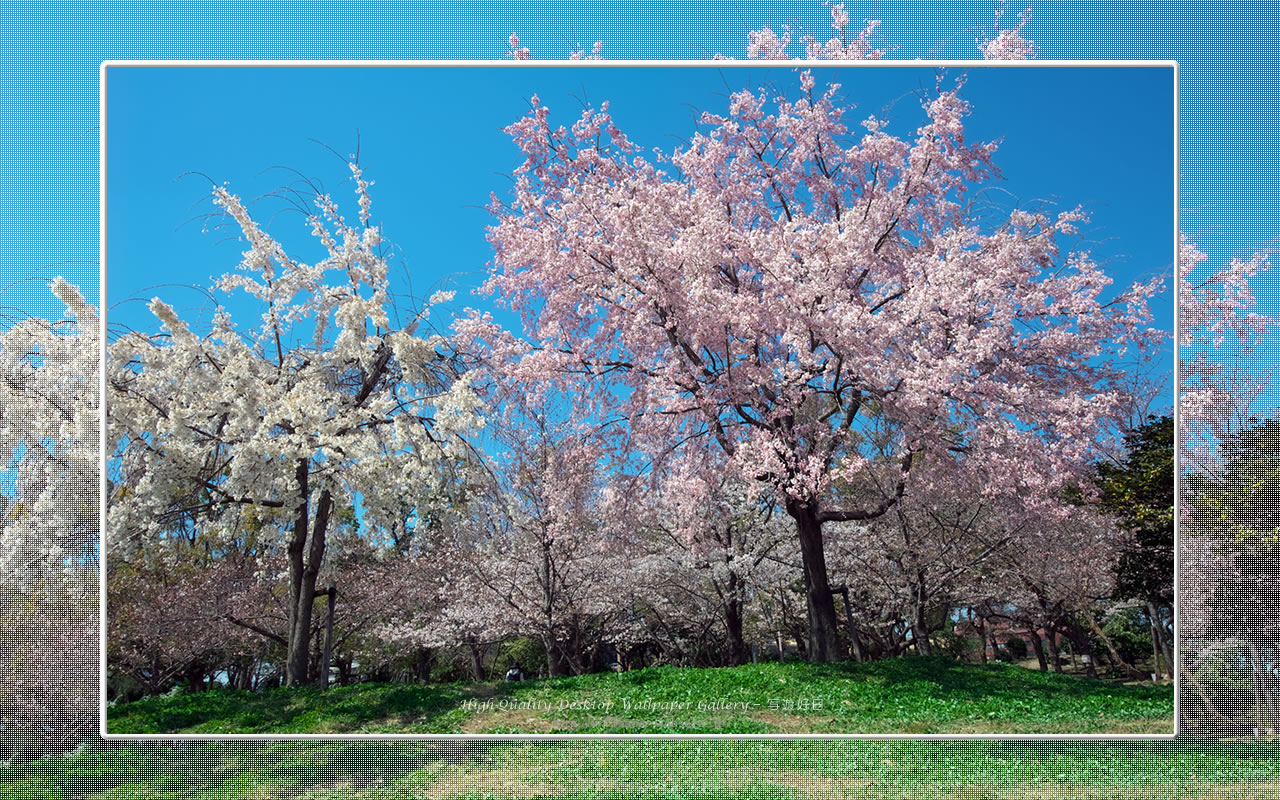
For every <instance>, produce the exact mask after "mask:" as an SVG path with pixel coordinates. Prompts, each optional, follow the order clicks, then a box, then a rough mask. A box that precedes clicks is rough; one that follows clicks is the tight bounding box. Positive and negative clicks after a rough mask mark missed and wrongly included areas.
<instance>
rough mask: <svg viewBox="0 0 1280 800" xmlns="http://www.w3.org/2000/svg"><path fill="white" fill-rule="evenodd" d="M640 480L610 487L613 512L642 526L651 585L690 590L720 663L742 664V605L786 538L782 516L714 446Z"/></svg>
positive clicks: (744, 646) (744, 649)
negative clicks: (710, 625) (719, 640)
mask: <svg viewBox="0 0 1280 800" xmlns="http://www.w3.org/2000/svg"><path fill="white" fill-rule="evenodd" d="M708 459H710V461H708ZM646 483H647V484H648V485H647V486H642V485H640V484H641V482H640V481H639V480H638V479H630V480H623V481H622V482H621V484H620V488H619V489H618V490H617V491H618V494H619V496H620V497H621V498H623V499H624V502H623V504H622V507H621V508H616V509H615V511H614V514H615V516H621V517H622V518H625V519H626V520H628V521H630V522H631V523H632V524H634V525H636V526H637V527H640V528H643V529H646V530H648V531H650V533H651V537H650V538H649V539H648V541H647V547H648V548H649V549H650V557H651V558H652V559H654V562H655V563H654V564H653V565H652V571H653V573H654V575H655V576H663V577H664V578H665V580H662V581H660V583H661V584H662V585H660V586H654V587H652V588H653V591H654V592H655V593H662V592H663V591H666V592H668V593H669V592H672V591H676V592H679V593H680V594H681V595H684V597H685V598H686V599H687V598H688V597H689V596H691V595H692V596H696V598H697V602H696V605H699V606H704V605H705V606H710V607H711V608H714V609H716V610H717V611H718V616H719V617H720V623H721V626H719V627H722V628H723V636H724V637H725V638H726V639H727V647H726V658H725V662H726V663H727V664H730V665H736V664H744V663H746V662H747V661H748V660H750V650H749V647H748V644H747V640H746V638H745V635H744V631H745V629H746V625H747V616H748V606H749V604H750V602H751V600H752V598H753V596H754V595H755V593H756V592H757V590H758V588H759V587H758V584H759V579H760V577H761V575H762V573H767V572H768V567H769V565H770V564H769V560H770V559H771V558H776V557H777V556H778V555H779V554H780V551H782V550H784V549H785V548H784V547H782V545H784V543H788V542H789V540H790V539H791V538H792V536H793V531H791V530H790V527H791V526H789V525H786V524H785V523H784V519H785V515H784V514H783V513H782V512H781V511H780V510H778V509H776V508H774V507H773V506H772V504H769V503H765V502H762V501H761V499H760V498H759V497H753V495H754V494H758V492H753V491H751V487H749V486H747V485H744V484H743V483H742V482H741V481H740V480H736V479H735V478H734V475H733V473H732V472H731V471H729V470H727V469H726V468H725V465H724V463H723V454H722V453H720V454H719V455H718V454H717V452H716V451H714V450H707V449H703V450H699V451H693V452H689V453H686V454H685V457H684V458H682V459H680V460H679V461H677V462H676V463H674V464H672V465H670V467H669V468H668V469H666V470H664V471H663V473H662V474H660V475H659V476H657V478H656V479H654V480H651V481H648V482H646ZM797 572H798V571H797ZM663 586H665V587H666V588H665V590H664V588H663ZM685 605H686V607H687V606H688V603H687V602H686V604H685Z"/></svg>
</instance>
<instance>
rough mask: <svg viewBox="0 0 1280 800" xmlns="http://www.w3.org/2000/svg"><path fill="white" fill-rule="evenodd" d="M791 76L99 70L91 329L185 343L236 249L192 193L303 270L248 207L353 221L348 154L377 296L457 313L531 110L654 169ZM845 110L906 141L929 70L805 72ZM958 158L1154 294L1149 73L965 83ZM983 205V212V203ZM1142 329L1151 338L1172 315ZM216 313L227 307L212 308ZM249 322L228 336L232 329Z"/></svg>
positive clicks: (980, 74) (1164, 104)
mask: <svg viewBox="0 0 1280 800" xmlns="http://www.w3.org/2000/svg"><path fill="white" fill-rule="evenodd" d="M796 71H797V68H796V67H795V66H794V65H784V66H777V67H765V66H761V65H759V64H755V65H751V66H732V67H728V66H723V65H722V66H703V67H670V66H648V67H619V66H595V67H592V66H586V67H583V66H577V67H573V66H563V65H562V66H550V65H547V66H543V65H539V66H531V65H508V66H489V67H444V66H433V67H417V68H411V67H363V68H361V67H225V66H221V67H176V66H167V67H165V66H151V67H132V66H116V67H110V68H109V69H108V71H107V81H106V114H105V132H106V228H105V231H106V237H107V247H106V275H107V283H106V291H105V302H106V308H107V317H108V321H109V323H111V324H112V325H113V326H115V325H117V324H123V325H128V326H129V327H132V328H136V329H140V330H154V329H155V327H156V326H155V322H154V320H153V319H152V318H151V316H150V314H149V313H148V312H147V311H146V307H145V300H147V299H149V298H151V297H152V296H157V295H158V296H161V297H163V298H164V299H165V300H166V301H168V302H169V303H171V304H172V305H174V306H175V307H177V308H178V309H179V311H180V313H183V314H184V316H186V317H187V318H188V319H190V320H192V321H193V322H194V321H196V320H198V319H199V318H200V317H201V315H202V314H207V310H208V301H207V299H206V298H205V297H204V296H203V294H201V293H199V292H196V291H193V290H191V289H189V288H185V289H184V288H183V286H184V285H195V286H201V287H203V286H207V285H208V284H209V281H210V278H211V277H213V276H216V275H220V274H222V273H224V272H227V271H230V270H231V269H232V268H233V267H234V266H235V264H236V263H237V261H238V260H239V254H240V252H241V251H242V250H243V245H242V243H240V242H239V241H237V240H236V239H235V238H234V237H233V236H231V235H230V234H231V233H232V230H231V229H230V228H224V229H221V230H214V229H212V228H210V229H209V230H208V231H207V232H205V231H204V230H203V229H204V227H205V225H204V223H205V219H204V217H205V215H207V214H208V213H209V212H211V211H213V210H214V207H213V206H212V204H211V203H210V202H209V191H208V190H209V187H210V183H209V181H210V180H212V181H214V182H217V183H226V184H227V185H228V186H229V188H230V189H231V190H232V191H233V192H235V193H237V194H239V195H241V196H242V197H243V198H244V199H245V200H246V202H248V203H249V204H250V209H251V210H253V211H255V212H256V213H255V216H256V217H257V218H258V220H259V222H260V223H262V224H264V225H265V226H266V227H267V228H268V230H269V231H271V232H272V233H273V234H275V235H277V236H278V237H280V238H281V240H282V241H283V242H285V244H286V246H291V247H292V250H291V255H293V256H294V257H295V258H301V259H303V260H312V259H314V258H316V257H318V254H317V250H318V246H317V245H316V244H315V243H314V242H313V240H311V239H310V237H309V236H308V235H307V234H306V233H305V229H304V227H303V225H302V221H301V219H300V218H299V216H298V215H297V213H295V212H292V211H289V210H288V206H287V204H285V203H283V202H282V201H280V200H278V199H274V198H269V197H268V198H265V199H261V200H258V198H261V197H263V196H264V195H267V194H269V193H272V192H276V191H278V190H280V189H281V188H282V187H285V186H288V185H291V184H292V185H297V181H298V178H299V175H304V176H306V177H308V178H310V179H313V180H315V181H318V182H319V183H321V184H323V186H324V188H325V189H326V190H327V191H329V192H330V193H331V194H332V195H333V196H335V197H336V198H338V199H339V201H340V202H343V203H346V204H347V205H346V210H347V211H348V212H349V213H350V214H351V215H352V216H354V213H355V210H354V202H353V198H354V195H353V193H352V184H351V183H350V181H349V180H348V179H347V177H348V173H347V170H346V168H345V165H344V164H343V162H342V160H341V159H340V158H339V157H338V156H337V155H335V154H334V152H331V150H330V149H329V148H332V150H333V151H337V153H338V154H341V155H343V156H345V155H347V154H350V153H353V152H354V151H355V150H356V147H357V142H358V144H359V150H360V161H361V164H362V165H363V167H364V169H365V177H366V178H368V179H370V180H372V181H374V186H373V201H374V207H373V210H374V217H375V219H376V220H377V221H379V222H380V223H381V224H382V225H383V229H384V238H385V239H386V240H389V241H390V242H391V243H392V244H394V246H395V247H396V248H397V258H396V259H395V264H396V266H397V274H399V275H400V277H401V280H402V282H401V283H400V287H401V288H402V289H404V288H406V287H407V286H408V285H409V283H405V282H403V281H405V280H407V281H408V282H410V283H411V286H412V291H413V292H414V294H416V295H418V296H420V297H425V296H427V295H429V294H430V293H431V292H432V291H434V290H436V289H439V288H453V289H457V290H458V299H457V301H456V302H455V304H454V305H455V307H456V308H458V309H460V308H462V307H463V306H465V305H471V306H475V307H486V306H487V305H488V304H489V300H488V298H485V297H473V296H470V295H469V293H470V291H471V290H472V289H473V288H474V287H475V286H476V285H478V283H479V282H480V281H481V280H482V279H483V276H484V274H485V270H486V265H487V263H488V261H489V259H490V257H491V253H490V250H489V246H488V244H487V242H486V241H485V239H484V227H485V225H486V224H488V222H489V221H490V219H489V215H488V214H487V212H486V211H485V210H484V206H485V203H486V202H487V200H488V196H489V193H490V192H491V191H493V192H497V193H498V195H499V197H505V196H506V192H507V187H508V186H509V184H510V178H509V175H510V172H511V170H512V169H513V168H514V167H515V166H517V165H518V163H519V154H518V152H517V151H516V149H515V147H514V145H512V144H511V142H510V140H509V138H508V137H507V136H506V135H505V134H504V133H503V132H502V128H503V127H504V126H505V125H507V124H509V123H511V122H513V121H515V120H516V119H518V118H519V117H520V116H521V115H522V114H523V113H525V111H527V109H528V99H529V97H530V96H531V95H532V94H535V93H536V94H538V95H539V97H540V98H541V99H542V101H543V102H544V103H545V104H546V105H547V106H549V107H550V109H551V114H552V120H553V122H559V123H563V124H571V123H572V122H573V121H574V120H575V119H576V118H577V116H578V114H579V113H580V110H581V108H582V102H583V100H585V101H586V102H588V103H590V104H591V105H593V106H598V105H599V104H600V102H602V101H604V100H609V101H610V104H611V111H612V113H613V114H614V117H615V119H616V121H617V122H618V124H619V126H620V127H621V128H622V129H623V130H624V131H625V132H626V133H627V134H628V135H629V136H630V137H631V138H632V140H633V141H635V142H637V143H640V144H642V145H644V146H646V147H658V148H661V149H663V150H666V151H670V150H671V149H672V148H674V147H675V146H676V145H677V144H679V143H681V142H683V141H686V140H687V138H688V136H689V134H690V133H691V132H692V131H693V129H694V117H695V115H696V113H697V112H700V111H702V110H711V111H723V110H724V109H725V107H726V98H727V96H728V94H729V92H730V91H734V90H738V89H741V88H746V87H753V86H758V85H760V84H761V83H764V82H772V83H774V84H776V85H778V86H780V87H783V88H786V89H787V90H789V91H790V90H792V89H793V87H795V86H796V83H797V77H796ZM814 72H815V75H816V77H817V78H818V81H819V83H820V84H821V83H825V82H838V83H841V84H842V86H843V89H842V95H843V97H844V98H845V99H846V100H848V101H849V102H850V103H851V104H853V105H855V106H856V109H855V111H854V112H853V114H852V116H851V117H850V118H849V121H850V122H856V121H858V120H860V119H862V118H864V117H865V116H867V115H869V114H875V115H876V116H878V117H881V118H885V117H887V118H888V119H889V120H890V121H891V124H890V130H891V132H893V133H895V134H897V135H900V136H906V135H909V134H910V133H911V131H912V130H914V128H915V126H916V125H918V124H919V123H920V121H921V120H922V119H923V116H922V112H921V110H920V105H919V101H918V99H917V98H916V96H915V94H914V92H916V91H917V90H918V89H920V88H922V87H923V88H925V89H931V88H932V87H934V85H935V83H936V75H937V70H936V69H934V68H930V67H916V66H911V67H906V66H892V67H870V68H868V67H860V68H853V67H848V66H846V67H843V68H841V67H817V68H814ZM962 73H963V74H964V75H965V76H966V83H965V86H964V89H963V96H964V97H965V98H966V99H968V100H969V101H970V103H971V104H972V105H973V113H972V115H971V117H970V119H969V121H968V126H967V129H966V134H967V136H969V137H971V139H972V140H982V141H985V140H991V139H1000V140H1002V143H1001V146H1000V149H999V151H998V152H997V154H996V159H995V161H996V164H997V166H999V167H1000V169H1001V170H1002V171H1003V173H1004V178H1005V179H1004V180H1002V181H1000V182H998V183H997V184H995V185H996V186H997V187H998V190H999V192H1000V193H1001V194H997V195H995V196H994V197H995V199H996V200H997V201H998V202H1002V203H1007V204H1009V205H1013V204H1017V205H1020V206H1027V205H1029V204H1032V203H1034V202H1035V201H1038V200H1048V201H1051V202H1052V203H1054V205H1055V206H1056V207H1058V208H1069V207H1073V206H1075V205H1077V204H1083V205H1084V206H1085V207H1086V209H1087V210H1088V211H1089V212H1090V214H1091V216H1092V219H1093V222H1092V224H1091V225H1090V226H1089V227H1088V228H1087V229H1086V231H1085V237H1086V239H1087V240H1088V243H1087V244H1086V245H1085V246H1086V247H1087V248H1088V249H1089V250H1091V251H1092V252H1093V253H1094V256H1095V258H1096V259H1098V260H1099V261H1100V262H1101V263H1103V264H1104V265H1105V266H1106V267H1107V269H1108V271H1109V272H1110V273H1111V274H1112V275H1113V276H1114V277H1115V278H1116V280H1117V283H1118V284H1119V283H1127V282H1130V281H1132V280H1134V279H1137V278H1141V277H1145V276H1149V275H1152V274H1157V273H1166V272H1171V268H1172V267H1171V265H1172V260H1173V246H1172V243H1173V239H1174V232H1173V231H1174V220H1173V208H1174V192H1173V157H1174V149H1173V130H1174V128H1173V102H1174V93H1173V75H1172V69H1170V68H1158V67H1046V66H1031V67H1027V66H1023V67H1013V68H1010V67H989V68H982V67H977V66H973V67H968V68H965V69H960V68H955V67H953V68H950V69H948V70H947V76H946V79H945V80H946V82H947V84H946V85H950V82H951V81H952V80H953V79H954V78H956V77H959V76H960V75H961V74H962ZM1002 195H1003V197H1002ZM1159 304H1160V306H1159V310H1160V313H1159V316H1158V318H1157V324H1158V325H1160V326H1161V327H1164V328H1171V327H1172V305H1173V301H1172V294H1171V293H1168V294H1166V295H1165V296H1164V297H1162V298H1161V299H1160V301H1159ZM232 308H233V310H235V309H236V307H235V306H234V305H233V306H232ZM251 322H252V320H250V319H243V320H242V324H251Z"/></svg>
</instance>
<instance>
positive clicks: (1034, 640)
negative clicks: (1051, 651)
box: [1031, 628, 1049, 672]
mask: <svg viewBox="0 0 1280 800" xmlns="http://www.w3.org/2000/svg"><path fill="white" fill-rule="evenodd" d="M1031 649H1032V650H1035V651H1036V660H1037V661H1039V662H1040V671H1041V672H1048V671H1049V661H1048V659H1047V658H1045V654H1044V642H1042V641H1041V640H1040V632H1039V631H1037V630H1036V629H1035V628H1032V629H1031Z"/></svg>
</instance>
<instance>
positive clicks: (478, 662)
mask: <svg viewBox="0 0 1280 800" xmlns="http://www.w3.org/2000/svg"><path fill="white" fill-rule="evenodd" d="M467 655H469V656H470V657H471V659H470V661H471V678H472V679H473V680H474V681H475V682H476V683H479V682H480V681H482V680H484V648H483V647H482V646H481V645H480V644H478V643H477V642H469V643H467Z"/></svg>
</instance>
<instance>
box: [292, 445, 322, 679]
mask: <svg viewBox="0 0 1280 800" xmlns="http://www.w3.org/2000/svg"><path fill="white" fill-rule="evenodd" d="M309 469H310V465H309V463H308V462H307V460H306V459H302V460H301V461H299V462H298V469H297V472H296V473H295V479H296V484H297V488H298V491H299V493H300V495H301V496H302V501H301V502H300V503H299V504H298V507H297V510H296V512H295V514H294V521H293V535H292V536H291V537H290V539H289V551H288V552H289V640H288V650H287V654H286V658H285V685H287V686H298V685H300V684H304V683H306V682H307V681H308V678H309V677H310V676H309V675H308V672H309V667H310V663H311V659H310V655H311V616H312V612H313V611H314V609H315V601H316V578H317V576H319V574H320V562H321V561H323V560H324V539H325V533H326V528H328V525H329V514H330V512H331V511H332V510H333V496H332V494H330V492H329V490H328V489H325V490H324V491H322V492H321V493H320V498H319V500H318V501H317V503H316V516H315V523H314V524H311V520H310V514H309V513H308V509H309V504H308V496H309V489H308V476H309ZM308 528H310V529H311V530H310V536H309V537H308ZM308 538H310V542H309V543H308V541H307V540H308Z"/></svg>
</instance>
